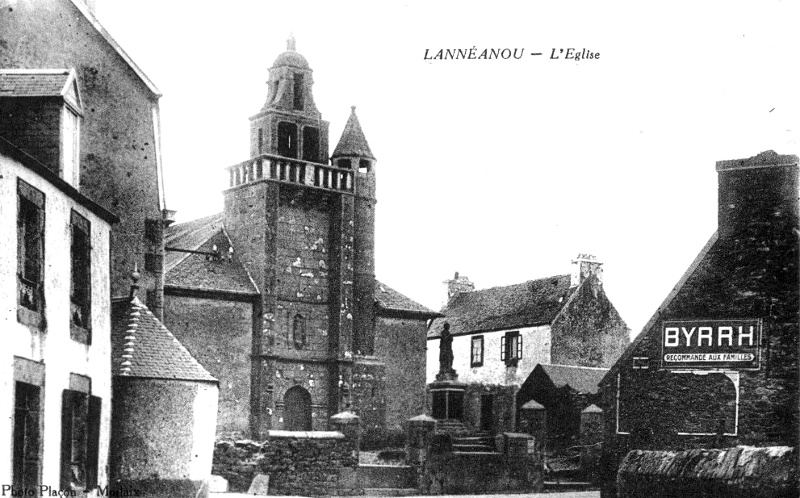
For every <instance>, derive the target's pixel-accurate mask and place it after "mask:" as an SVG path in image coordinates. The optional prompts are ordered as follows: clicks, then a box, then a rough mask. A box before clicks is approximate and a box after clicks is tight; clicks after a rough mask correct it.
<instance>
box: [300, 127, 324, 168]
mask: <svg viewBox="0 0 800 498" xmlns="http://www.w3.org/2000/svg"><path fill="white" fill-rule="evenodd" d="M303 160H305V161H311V162H312V163H318V162H320V160H319V128H315V127H313V126H305V127H303Z"/></svg>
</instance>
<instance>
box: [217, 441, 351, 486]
mask: <svg viewBox="0 0 800 498" xmlns="http://www.w3.org/2000/svg"><path fill="white" fill-rule="evenodd" d="M357 467H358V441H357V439H353V438H348V437H346V436H345V435H344V434H343V433H342V432H338V431H314V432H291V431H269V433H268V438H267V439H266V440H265V441H263V442H256V441H249V440H243V441H236V442H233V441H218V442H217V444H216V447H215V449H214V464H213V473H214V474H215V475H219V476H222V477H224V478H225V479H227V480H228V482H229V485H230V490H231V491H239V492H246V491H247V490H248V488H249V486H250V483H251V482H252V480H253V477H255V475H256V474H267V475H269V493H270V494H276V495H302V496H320V495H355V494H363V489H360V487H359V486H358V484H357V483H358V479H357V478H356V469H357Z"/></svg>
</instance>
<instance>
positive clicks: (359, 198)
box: [331, 106, 377, 356]
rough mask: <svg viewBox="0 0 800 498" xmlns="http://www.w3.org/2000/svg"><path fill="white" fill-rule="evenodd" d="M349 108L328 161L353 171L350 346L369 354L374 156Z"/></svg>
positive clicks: (372, 297) (372, 310) (371, 345)
mask: <svg viewBox="0 0 800 498" xmlns="http://www.w3.org/2000/svg"><path fill="white" fill-rule="evenodd" d="M350 109H351V112H350V117H349V118H348V120H347V124H346V125H345V127H344V132H342V138H340V139H339V143H338V144H337V145H336V148H335V149H334V150H333V155H332V156H331V161H332V162H333V164H334V165H335V166H338V167H339V168H343V169H350V170H353V171H354V173H355V182H356V189H355V213H354V222H355V240H354V243H353V259H354V268H353V272H354V278H355V280H354V282H353V294H354V297H355V303H354V304H355V312H356V313H355V317H354V321H353V347H354V350H355V351H356V353H357V354H361V355H367V356H369V355H373V354H374V347H375V344H374V341H375V334H374V323H375V307H374V305H373V303H374V302H375V203H377V199H376V198H375V169H374V168H375V156H373V155H372V151H371V150H370V148H369V144H368V143H367V139H366V137H365V136H364V132H363V131H361V124H360V123H359V122H358V116H356V107H355V106H352V107H351V108H350Z"/></svg>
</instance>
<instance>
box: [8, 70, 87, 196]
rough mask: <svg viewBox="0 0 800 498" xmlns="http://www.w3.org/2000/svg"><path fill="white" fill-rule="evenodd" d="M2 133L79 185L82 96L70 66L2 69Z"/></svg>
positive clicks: (74, 185) (35, 157) (50, 168)
mask: <svg viewBox="0 0 800 498" xmlns="http://www.w3.org/2000/svg"><path fill="white" fill-rule="evenodd" d="M0 115H2V116H3V119H2V120H0V135H2V136H3V138H5V139H6V140H8V141H9V142H11V143H12V144H14V145H15V146H16V147H18V148H19V149H22V150H23V151H24V152H25V153H26V154H28V155H30V156H32V157H33V158H34V159H36V160H37V161H39V162H40V163H42V164H44V165H45V166H46V167H47V168H48V169H49V170H50V171H52V172H53V173H55V174H57V175H58V176H60V177H61V178H63V179H64V180H65V181H66V182H67V183H69V184H70V185H72V186H73V187H75V188H78V186H79V182H80V163H79V158H80V150H79V144H80V120H81V117H82V116H83V111H82V110H81V96H80V91H79V89H78V77H77V76H76V73H75V70H74V69H0Z"/></svg>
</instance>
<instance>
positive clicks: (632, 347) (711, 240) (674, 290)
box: [601, 232, 719, 384]
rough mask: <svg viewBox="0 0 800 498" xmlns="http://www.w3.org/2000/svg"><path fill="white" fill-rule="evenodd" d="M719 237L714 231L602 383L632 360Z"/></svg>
mask: <svg viewBox="0 0 800 498" xmlns="http://www.w3.org/2000/svg"><path fill="white" fill-rule="evenodd" d="M718 239H719V234H718V232H714V233H713V234H712V235H711V238H709V239H708V242H706V245H705V246H703V248H702V249H701V250H700V252H699V253H698V254H697V256H696V257H695V258H694V261H692V263H691V264H690V265H689V267H688V268H687V269H686V272H684V274H683V275H681V278H680V280H678V283H677V284H675V287H673V288H672V290H671V291H670V292H669V294H667V297H666V298H664V301H663V302H662V303H661V305H660V306H659V307H658V308H656V311H655V313H653V316H651V317H650V320H648V321H647V323H646V324H645V325H644V327H642V330H641V332H639V334H638V335H637V336H636V338H634V339H633V341H631V343H630V344H628V347H627V348H625V351H623V352H622V355H621V356H620V357H619V358H618V359H617V361H615V362H614V364H613V365H611V368H610V369H609V371H608V372H607V374H606V376H605V377H604V378H603V379H602V380H601V383H603V384H605V383H607V382H609V381H610V380H611V377H612V375H614V374H616V372H617V371H618V370H619V368H620V365H624V364H625V363H626V362H627V361H629V360H630V358H631V356H632V355H633V352H634V351H636V349H637V348H638V347H639V344H640V343H641V342H642V341H643V340H644V338H645V337H646V336H647V334H648V333H649V331H650V330H651V329H652V328H653V327H654V326H655V325H656V323H658V321H659V319H660V318H661V316H662V313H663V312H664V311H665V310H666V309H667V308H668V307H669V305H670V304H672V301H674V300H675V297H676V296H677V295H678V293H679V292H680V291H681V289H683V286H684V285H685V284H686V281H687V280H689V278H690V277H691V276H692V275H693V274H694V272H695V270H697V268H698V267H699V266H700V264H701V263H702V262H703V260H704V259H705V258H706V256H708V254H709V252H711V249H712V248H713V247H714V246H715V245H716V243H717V240H718Z"/></svg>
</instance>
